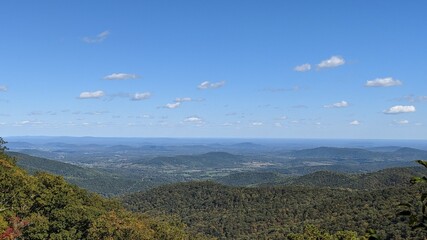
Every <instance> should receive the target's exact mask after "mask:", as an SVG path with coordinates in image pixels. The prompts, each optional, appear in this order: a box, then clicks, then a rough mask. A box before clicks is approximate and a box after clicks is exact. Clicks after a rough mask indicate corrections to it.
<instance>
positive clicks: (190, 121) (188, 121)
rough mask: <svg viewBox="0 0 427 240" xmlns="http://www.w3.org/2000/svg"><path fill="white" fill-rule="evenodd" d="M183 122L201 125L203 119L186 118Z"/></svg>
mask: <svg viewBox="0 0 427 240" xmlns="http://www.w3.org/2000/svg"><path fill="white" fill-rule="evenodd" d="M184 122H187V123H197V124H201V123H203V119H201V118H200V117H197V116H192V117H187V118H186V119H184Z"/></svg>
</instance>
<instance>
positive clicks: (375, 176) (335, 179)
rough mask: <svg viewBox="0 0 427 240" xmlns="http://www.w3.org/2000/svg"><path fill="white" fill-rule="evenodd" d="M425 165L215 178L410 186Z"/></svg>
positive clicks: (249, 183) (237, 182)
mask: <svg viewBox="0 0 427 240" xmlns="http://www.w3.org/2000/svg"><path fill="white" fill-rule="evenodd" d="M424 174H425V170H424V169H423V168H421V167H405V168H387V169H383V170H380V171H377V172H371V173H363V174H349V173H340V172H333V171H318V172H314V173H309V174H306V175H303V176H289V175H285V174H278V173H275V172H266V171H263V172H241V173H233V174H230V175H228V176H225V177H219V178H216V179H214V181H215V182H218V183H222V184H225V185H230V186H246V187H255V186H288V185H295V186H308V187H310V186H311V187H334V188H351V189H361V190H363V189H367V190H373V189H383V188H388V187H403V186H409V185H410V183H409V180H408V179H411V177H417V176H423V175H424Z"/></svg>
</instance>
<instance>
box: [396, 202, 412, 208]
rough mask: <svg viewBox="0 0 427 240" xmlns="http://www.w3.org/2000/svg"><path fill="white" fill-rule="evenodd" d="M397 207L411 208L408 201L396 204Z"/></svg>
mask: <svg viewBox="0 0 427 240" xmlns="http://www.w3.org/2000/svg"><path fill="white" fill-rule="evenodd" d="M397 206H398V207H408V208H412V205H411V204H409V203H401V204H399V205H397Z"/></svg>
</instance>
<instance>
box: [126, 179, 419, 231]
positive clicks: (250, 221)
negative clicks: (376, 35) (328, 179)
mask: <svg viewBox="0 0 427 240" xmlns="http://www.w3.org/2000/svg"><path fill="white" fill-rule="evenodd" d="M339 177H341V176H339ZM408 181H409V179H408ZM420 192H421V189H420V188H419V187H416V186H412V187H394V188H386V189H381V190H370V191H367V190H350V189H332V188H319V187H303V186H287V187H259V188H241V187H228V186H223V185H220V184H216V183H212V182H191V183H181V184H174V185H167V186H162V187H159V188H155V189H152V190H150V191H147V192H144V193H136V194H130V195H127V196H125V197H124V198H123V202H124V203H125V204H126V206H127V208H129V209H131V210H134V211H139V212H146V211H152V212H157V213H159V214H177V215H179V216H180V217H181V218H182V220H183V221H184V222H185V223H186V224H188V226H190V229H191V230H192V231H193V232H194V233H196V232H202V233H204V234H207V235H209V236H213V237H217V238H219V239H284V238H285V236H287V234H289V233H298V232H302V231H303V229H304V227H305V226H307V225H314V226H316V227H318V228H320V229H324V230H326V231H328V232H337V231H339V230H351V231H355V232H357V233H358V234H359V235H360V236H363V235H364V234H365V233H366V232H367V231H368V230H369V229H376V230H377V232H378V233H379V234H380V235H381V236H382V237H383V238H385V239H402V238H403V239H422V238H424V237H427V232H423V231H412V230H411V229H410V227H409V226H408V225H407V224H406V223H403V222H401V221H400V220H399V219H398V218H397V217H396V213H397V212H396V211H397V206H398V204H399V203H401V202H411V201H413V199H414V196H417V195H419V194H420Z"/></svg>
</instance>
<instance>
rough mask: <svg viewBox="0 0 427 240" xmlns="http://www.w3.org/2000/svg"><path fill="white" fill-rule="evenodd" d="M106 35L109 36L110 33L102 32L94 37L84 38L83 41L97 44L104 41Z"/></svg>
mask: <svg viewBox="0 0 427 240" xmlns="http://www.w3.org/2000/svg"><path fill="white" fill-rule="evenodd" d="M108 35H110V31H108V30H107V31H103V32H102V33H100V34H98V35H96V36H95V37H84V38H83V41H84V42H86V43H99V42H102V41H104V40H105V39H106V38H107V37H108Z"/></svg>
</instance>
